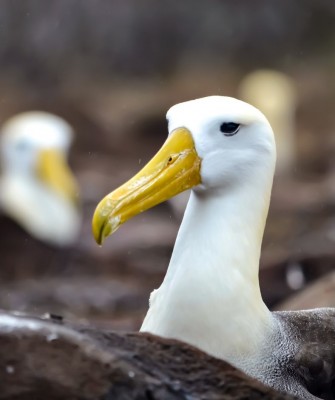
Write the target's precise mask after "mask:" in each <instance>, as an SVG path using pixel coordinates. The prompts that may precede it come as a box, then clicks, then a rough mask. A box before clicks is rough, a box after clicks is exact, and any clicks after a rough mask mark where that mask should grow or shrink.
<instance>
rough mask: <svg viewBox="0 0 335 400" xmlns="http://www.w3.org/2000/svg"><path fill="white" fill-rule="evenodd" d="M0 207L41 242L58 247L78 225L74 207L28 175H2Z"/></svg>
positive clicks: (74, 234) (66, 242)
mask: <svg viewBox="0 0 335 400" xmlns="http://www.w3.org/2000/svg"><path fill="white" fill-rule="evenodd" d="M0 207H1V209H2V210H3V211H4V212H5V213H6V214H7V215H9V216H10V217H11V218H13V219H14V220H15V221H16V222H17V223H19V224H20V225H21V226H23V228H24V229H25V230H27V231H28V232H29V233H30V234H31V235H33V236H35V237H36V238H38V239H40V240H41V241H44V242H47V243H49V244H51V245H56V246H61V247H62V246H67V245H69V244H71V243H73V242H74V240H76V238H77V235H78V232H79V228H80V213H79V211H78V210H77V208H76V207H75V206H74V205H73V204H72V203H71V202H69V201H68V200H66V199H65V198H63V197H61V196H59V195H57V194H55V193H54V192H53V191H52V190H49V189H48V188H47V187H46V186H45V185H43V184H42V183H40V182H39V181H37V180H36V179H34V178H33V177H31V176H30V175H29V174H26V175H22V174H15V173H7V172H6V173H4V174H3V176H2V177H1V179H0Z"/></svg>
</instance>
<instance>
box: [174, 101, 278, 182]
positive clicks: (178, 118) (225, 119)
mask: <svg viewBox="0 0 335 400" xmlns="http://www.w3.org/2000/svg"><path fill="white" fill-rule="evenodd" d="M167 119H168V123H169V133H171V132H173V131H174V130H175V129H177V128H180V127H185V128H187V129H188V130H189V131H190V132H191V134H192V136H193V139H194V143H195V148H196V150H197V153H198V155H199V156H200V157H201V159H202V163H201V182H202V185H200V189H201V188H203V189H221V188H223V189H225V188H226V187H227V186H230V187H231V186H234V185H235V184H238V185H240V184H241V182H248V181H249V180H248V178H250V177H253V179H252V181H253V182H254V181H255V178H256V179H257V176H259V175H262V174H263V173H265V174H266V175H269V176H271V177H272V175H273V171H274V166H275V159H276V147H275V142H274V135H273V132H272V129H271V126H270V124H269V123H268V121H267V119H266V118H265V116H264V115H263V114H262V113H261V112H260V111H259V110H258V109H256V108H255V107H253V106H251V105H249V104H247V103H244V102H242V101H240V100H237V99H234V98H231V97H224V96H210V97H204V98H201V99H197V100H192V101H187V102H185V103H180V104H177V105H175V106H173V107H171V108H170V110H169V111H168V113H167ZM196 190H197V189H196Z"/></svg>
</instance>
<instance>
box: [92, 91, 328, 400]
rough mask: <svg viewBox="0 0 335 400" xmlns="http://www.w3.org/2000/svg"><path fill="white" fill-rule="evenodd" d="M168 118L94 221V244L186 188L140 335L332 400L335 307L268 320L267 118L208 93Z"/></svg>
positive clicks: (270, 166)
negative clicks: (264, 282)
mask: <svg viewBox="0 0 335 400" xmlns="http://www.w3.org/2000/svg"><path fill="white" fill-rule="evenodd" d="M167 120H168V125H169V136H168V139H167V141H166V142H165V144H164V145H163V147H162V148H161V149H160V151H159V152H158V153H157V154H156V156H155V157H154V158H153V159H152V160H151V161H150V162H149V163H148V164H147V165H146V166H145V167H144V168H143V169H142V170H141V171H140V172H139V173H138V174H137V175H136V176H135V177H133V178H132V179H131V180H129V181H128V182H127V183H125V184H124V185H123V186H121V187H120V188H118V189H116V190H115V191H113V192H112V193H110V194H109V195H107V196H106V197H105V198H104V199H103V200H102V201H101V202H100V203H99V205H98V206H97V209H96V211H95V213H94V217H93V233H94V236H95V239H96V241H97V242H98V243H99V244H101V243H102V242H103V240H104V239H105V238H106V237H107V236H108V235H110V234H112V233H113V232H115V231H116V229H117V228H118V227H119V226H120V225H121V224H122V223H124V222H125V221H127V220H128V219H129V218H131V217H133V216H134V215H136V214H138V213H140V212H143V211H145V210H146V209H148V208H150V207H153V206H154V205H156V204H158V203H160V202H162V201H164V200H167V199H168V198H170V197H172V196H174V195H176V194H177V193H180V192H181V191H183V190H186V189H189V188H192V191H191V196H190V200H189V202H188V205H187V208H186V211H185V214H184V218H183V221H182V224H181V227H180V229H179V233H178V236H177V240H176V243H175V247H174V250H173V254H172V257H171V261H170V264H169V267H168V270H167V273H166V276H165V279H164V281H163V283H162V285H161V286H160V288H159V289H157V290H155V291H154V292H153V293H152V294H151V297H150V308H149V311H148V313H147V315H146V317H145V319H144V322H143V325H142V327H141V331H144V332H150V333H153V334H156V335H159V336H164V337H167V338H175V339H179V340H182V341H184V342H187V343H190V344H192V345H194V346H196V347H198V348H200V349H202V350H203V351H205V352H207V353H209V354H211V355H213V356H215V357H218V358H222V359H224V360H226V361H228V362H230V363H231V364H233V365H234V366H236V367H237V368H240V369H241V370H243V371H245V372H246V373H247V374H249V375H251V376H253V377H255V378H257V379H259V380H260V381H262V382H264V383H265V384H267V385H269V386H272V387H274V388H276V389H278V390H281V391H285V392H289V393H291V394H294V395H297V396H299V397H300V398H302V399H315V398H318V397H320V398H325V399H326V398H327V399H332V398H334V374H335V369H334V359H335V357H334V356H335V352H334V350H335V309H315V310H308V311H299V312H270V311H269V309H268V308H267V307H266V305H265V304H264V302H263V300H262V296H261V293H260V288H259V280H258V271H259V257H260V251H261V243H262V237H263V232H264V226H265V221H266V217H267V213H268V208H269V202H270V196H271V187H272V181H273V175H274V169H275V160H276V146H275V142H274V136H273V132H272V129H271V127H270V125H269V123H268V121H267V119H266V118H265V117H264V115H263V114H262V113H261V112H260V111H259V110H257V109H256V108H254V107H253V106H251V105H249V104H247V103H244V102H242V101H239V100H236V99H233V98H229V97H220V96H211V97H206V98H202V99H197V100H192V101H188V102H185V103H181V104H177V105H175V106H173V107H172V108H171V109H170V110H169V111H168V113H167ZM315 396H317V397H315Z"/></svg>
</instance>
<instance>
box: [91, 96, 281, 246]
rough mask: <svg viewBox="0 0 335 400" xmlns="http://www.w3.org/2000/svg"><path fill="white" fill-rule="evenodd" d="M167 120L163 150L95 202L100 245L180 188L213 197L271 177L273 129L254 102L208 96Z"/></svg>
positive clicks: (182, 107) (184, 106) (176, 109)
mask: <svg viewBox="0 0 335 400" xmlns="http://www.w3.org/2000/svg"><path fill="white" fill-rule="evenodd" d="M167 120H168V125H169V136H168V139H167V140H166V142H165V143H164V145H163V147H162V148H161V150H160V151H159V152H158V153H157V154H156V156H155V157H154V158H153V159H152V160H151V161H150V162H149V163H148V164H147V165H146V166H145V167H144V168H143V169H142V170H141V171H140V172H139V173H138V174H137V175H136V176H135V177H134V178H132V179H131V180H130V181H128V182H127V183H125V184H124V185H123V186H121V187H120V188H118V189H116V190H115V191H114V192H112V193H110V194H109V195H107V196H106V197H105V198H104V199H103V200H102V201H101V202H100V203H99V205H98V207H97V209H96V211H95V214H94V217H93V233H94V236H95V239H96V241H97V242H98V243H99V244H101V243H102V242H103V240H104V239H105V238H106V237H107V236H109V235H110V234H112V233H113V232H115V231H116V229H117V228H118V227H119V226H120V225H121V224H122V223H124V222H125V221H127V220H128V219H129V218H131V217H132V216H134V215H136V214H138V213H140V212H143V211H145V210H147V209H148V208H150V207H153V206H154V205H156V204H158V203H160V202H162V201H165V200H167V199H168V198H171V197H172V196H175V195H176V194H178V193H180V192H182V191H184V190H187V189H190V188H193V190H195V191H199V192H200V191H201V192H203V193H209V194H213V195H215V193H222V192H227V191H229V190H230V191H233V190H235V189H236V188H238V187H240V186H242V185H257V182H258V180H263V178H264V177H265V178H266V179H267V178H268V180H269V181H272V177H273V171H274V165H275V143H274V137H273V132H272V129H271V127H270V125H269V123H268V121H267V120H266V118H265V117H264V115H263V114H262V113H261V112H260V111H259V110H257V109H256V108H254V107H253V106H251V105H249V104H247V103H244V102H242V101H239V100H237V99H234V98H230V97H222V96H211V97H205V98H201V99H197V100H192V101H188V102H185V103H180V104H177V105H175V106H173V107H172V108H170V110H169V111H168V113H167ZM270 188H271V184H270Z"/></svg>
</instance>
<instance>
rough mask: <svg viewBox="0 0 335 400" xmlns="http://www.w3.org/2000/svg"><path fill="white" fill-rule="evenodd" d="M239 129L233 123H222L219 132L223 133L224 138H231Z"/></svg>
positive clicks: (237, 125) (238, 126)
mask: <svg viewBox="0 0 335 400" xmlns="http://www.w3.org/2000/svg"><path fill="white" fill-rule="evenodd" d="M239 129H240V125H239V124H236V123H235V122H224V123H223V124H221V126H220V131H221V132H222V133H224V135H225V136H233V135H235V134H236V133H237V132H238V131H239Z"/></svg>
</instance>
